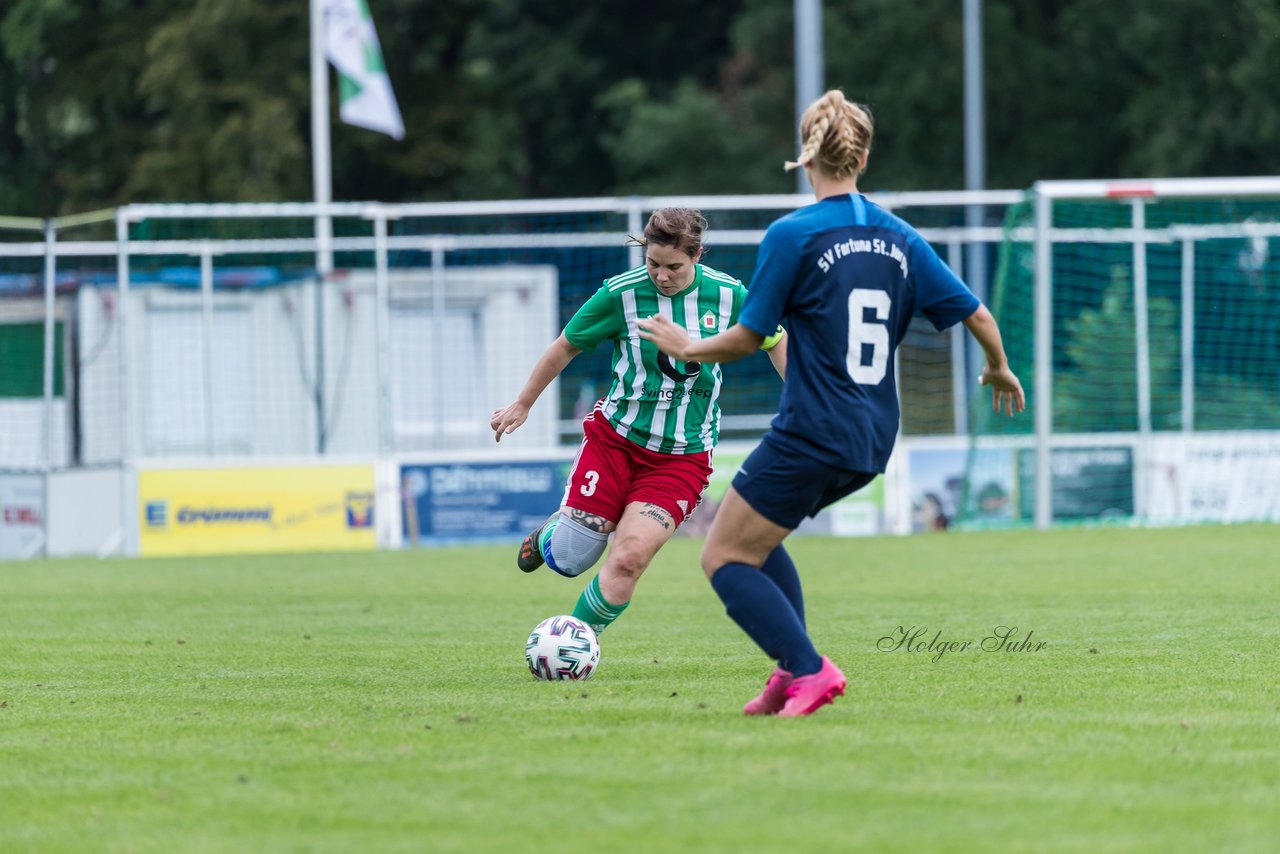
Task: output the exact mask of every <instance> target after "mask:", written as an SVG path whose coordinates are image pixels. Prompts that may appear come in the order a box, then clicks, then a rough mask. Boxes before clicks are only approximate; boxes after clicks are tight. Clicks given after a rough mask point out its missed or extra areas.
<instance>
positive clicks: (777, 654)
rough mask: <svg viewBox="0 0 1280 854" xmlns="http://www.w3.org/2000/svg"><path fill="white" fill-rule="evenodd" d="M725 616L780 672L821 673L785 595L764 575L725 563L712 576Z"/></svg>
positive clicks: (814, 654) (817, 656) (811, 648)
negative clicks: (774, 662) (735, 624)
mask: <svg viewBox="0 0 1280 854" xmlns="http://www.w3.org/2000/svg"><path fill="white" fill-rule="evenodd" d="M711 586H712V587H713V588H714V589H715V591H716V595H717V596H719V597H720V601H722V602H724V609H725V612H726V613H728V615H729V616H730V617H731V618H732V619H733V621H734V622H735V623H737V624H738V626H739V627H741V628H742V630H743V631H744V632H746V633H747V636H748V637H750V638H751V639H752V640H753V641H755V642H756V646H758V647H760V648H761V649H762V650H764V653H765V655H767V656H769V657H770V658H772V659H773V660H774V661H776V662H778V665H779V666H780V667H782V669H783V670H789V671H790V672H791V673H793V674H795V675H796V676H807V675H808V674H810V673H817V672H818V671H819V670H821V669H822V657H821V656H820V655H818V651H817V650H816V649H814V648H813V642H812V641H810V640H809V636H808V635H807V634H806V633H805V630H804V625H803V624H802V623H801V622H800V619H799V618H798V617H797V616H796V611H795V608H793V607H792V606H791V603H790V602H789V601H787V597H786V595H785V594H784V593H783V592H782V590H780V589H779V588H778V585H777V584H775V583H774V582H773V580H772V579H770V578H769V577H768V576H766V575H765V574H764V573H763V572H761V571H760V570H758V569H756V568H755V567H754V566H748V565H747V564H745V563H726V564H725V565H724V566H722V567H720V569H719V570H718V571H717V572H716V574H715V575H713V576H711Z"/></svg>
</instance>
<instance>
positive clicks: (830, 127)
mask: <svg viewBox="0 0 1280 854" xmlns="http://www.w3.org/2000/svg"><path fill="white" fill-rule="evenodd" d="M872 131H873V125H872V119H871V110H870V108H868V107H867V106H865V105H863V104H855V103H854V102H852V101H847V100H845V97H844V93H843V92H841V91H840V90H839V89H829V90H828V91H827V93H826V94H825V95H823V96H822V97H821V98H819V99H818V100H816V101H814V102H813V103H812V104H810V105H809V108H808V109H807V110H805V111H804V115H803V116H801V118H800V138H801V139H802V140H803V141H804V142H803V145H802V147H801V149H800V157H799V159H798V160H795V161H794V162H793V161H790V160H788V161H787V162H786V169H787V171H788V172H790V171H791V170H792V169H795V168H797V167H799V166H812V167H814V168H818V169H821V170H822V171H823V172H825V173H826V174H828V175H830V176H831V177H832V178H835V179H836V180H837V181H839V180H843V179H845V178H853V177H856V176H857V175H859V174H861V172H862V170H863V168H865V166H866V157H867V153H868V152H870V150H871V134H872Z"/></svg>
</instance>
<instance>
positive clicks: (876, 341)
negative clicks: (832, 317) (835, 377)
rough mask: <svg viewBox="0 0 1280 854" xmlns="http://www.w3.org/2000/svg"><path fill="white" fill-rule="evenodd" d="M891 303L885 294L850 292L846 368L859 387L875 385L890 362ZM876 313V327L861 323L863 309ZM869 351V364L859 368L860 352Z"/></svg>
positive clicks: (863, 321) (863, 290)
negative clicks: (867, 347)
mask: <svg viewBox="0 0 1280 854" xmlns="http://www.w3.org/2000/svg"><path fill="white" fill-rule="evenodd" d="M892 304H893V300H891V299H890V298H889V294H887V293H886V292H884V291H874V290H870V289H868V288H854V289H853V290H852V291H850V292H849V352H848V354H847V355H846V356H845V366H846V368H848V371H849V376H851V377H853V381H854V382H856V383H858V384H859V385H877V384H878V383H879V382H880V380H882V379H884V375H885V370H886V369H887V367H888V362H889V326H888V323H889V307H890V306H891V305H892ZM867 308H869V309H871V310H872V311H873V312H874V313H875V318H876V321H877V322H875V323H868V322H867V321H866V320H865V319H864V312H863V309H867ZM866 345H870V347H871V364H869V365H864V364H862V348H863V347H864V346H866Z"/></svg>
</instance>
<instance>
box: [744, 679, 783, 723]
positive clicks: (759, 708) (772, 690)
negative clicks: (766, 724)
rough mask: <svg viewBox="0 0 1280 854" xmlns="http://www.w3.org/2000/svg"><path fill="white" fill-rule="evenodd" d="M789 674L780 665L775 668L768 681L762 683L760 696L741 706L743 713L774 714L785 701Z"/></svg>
mask: <svg viewBox="0 0 1280 854" xmlns="http://www.w3.org/2000/svg"><path fill="white" fill-rule="evenodd" d="M790 685H791V674H790V673H789V672H788V671H786V670H783V669H782V668H781V667H778V668H775V669H774V671H773V674H772V675H771V676H770V677H769V681H768V682H766V683H764V690H763V691H761V692H760V696H759V697H756V698H755V699H754V700H752V701H751V702H749V703H747V704H746V705H745V706H743V707H742V713H743V714H744V715H776V714H777V713H778V712H779V711H780V710H781V709H782V705H783V704H784V703H786V702H787V688H788V687H789V686H790Z"/></svg>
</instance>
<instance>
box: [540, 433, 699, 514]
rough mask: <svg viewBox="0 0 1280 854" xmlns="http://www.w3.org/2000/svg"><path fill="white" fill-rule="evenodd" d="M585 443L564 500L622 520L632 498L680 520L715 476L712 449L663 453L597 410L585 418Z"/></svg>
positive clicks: (575, 463) (689, 512) (567, 485)
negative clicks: (623, 433) (630, 436)
mask: <svg viewBox="0 0 1280 854" xmlns="http://www.w3.org/2000/svg"><path fill="white" fill-rule="evenodd" d="M582 427H583V433H584V434H585V435H584V436H583V439H582V447H580V448H579V449H578V456H577V458H575V459H574V461H573V466H572V468H570V469H569V480H568V482H567V483H566V484H565V494H564V500H563V501H562V502H561V503H562V504H564V505H566V506H568V507H572V508H573V509H575V510H581V511H583V512H584V513H591V514H593V515H596V516H603V517H604V518H605V519H608V520H609V521H610V522H617V521H619V520H620V519H622V511H623V510H624V509H626V506H627V505H628V504H630V503H631V502H633V501H639V502H643V503H648V504H656V505H658V506H659V507H661V508H662V509H663V510H666V511H667V512H668V513H670V514H671V516H672V517H673V518H674V519H675V520H676V525H679V524H681V523H682V522H684V520H686V519H688V518H689V515H690V514H691V513H693V511H694V508H695V507H697V506H698V502H700V501H701V500H702V492H703V490H705V489H706V488H707V483H708V482H709V481H710V479H711V452H710V451H702V452H701V453H697V454H660V453H658V452H656V451H650V450H649V449H647V448H642V447H640V446H639V445H637V444H636V443H635V442H632V441H629V440H628V439H625V438H623V437H622V436H620V435H619V434H618V433H617V431H615V430H614V429H613V425H611V424H610V423H609V419H607V418H605V417H604V415H602V414H601V413H600V411H599V410H596V411H593V412H592V413H591V414H590V415H588V416H587V417H586V418H584V419H583V421H582Z"/></svg>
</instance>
